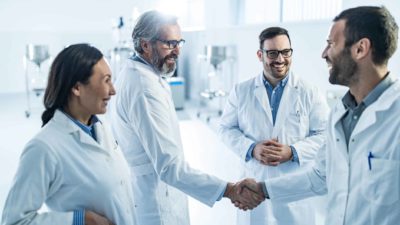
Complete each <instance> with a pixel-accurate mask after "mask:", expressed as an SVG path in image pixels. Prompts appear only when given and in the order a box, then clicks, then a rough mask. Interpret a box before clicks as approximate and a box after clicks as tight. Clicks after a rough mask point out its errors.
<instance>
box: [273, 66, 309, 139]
mask: <svg viewBox="0 0 400 225" xmlns="http://www.w3.org/2000/svg"><path fill="white" fill-rule="evenodd" d="M288 76H289V80H288V81H287V84H286V86H285V88H284V89H283V94H282V98H281V102H280V104H279V108H278V112H277V115H276V121H275V127H276V129H274V132H273V134H272V135H273V137H278V134H279V133H280V131H281V129H282V127H283V126H284V123H285V119H286V118H287V117H288V116H289V114H290V113H293V112H294V113H296V115H297V116H300V114H301V112H302V111H303V110H304V109H301V108H299V107H301V105H299V104H298V100H297V99H298V96H299V95H300V87H299V79H298V77H297V76H296V75H294V73H292V72H290V71H289V73H288ZM299 126H300V125H299Z"/></svg>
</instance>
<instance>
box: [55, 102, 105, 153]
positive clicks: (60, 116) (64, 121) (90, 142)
mask: <svg viewBox="0 0 400 225" xmlns="http://www.w3.org/2000/svg"><path fill="white" fill-rule="evenodd" d="M53 119H54V122H55V123H57V124H58V125H59V126H60V128H61V129H65V130H66V132H67V133H68V134H70V135H73V136H74V138H76V139H77V140H78V141H79V142H81V143H82V144H83V145H87V148H84V149H90V150H96V151H101V152H105V153H107V154H108V152H107V150H106V149H107V148H106V149H103V148H102V147H101V146H100V145H99V143H98V142H96V140H94V139H93V138H92V137H91V136H90V135H88V134H87V133H85V132H84V131H83V130H82V129H81V128H80V127H78V125H76V124H75V123H74V122H73V121H72V120H71V119H70V118H68V117H67V116H66V115H65V114H64V113H63V112H61V111H59V110H57V111H56V112H55V113H54V117H53ZM100 123H101V122H100V121H99V122H97V123H96V124H99V125H95V126H100V127H101V124H100ZM96 128H97V127H96ZM96 128H95V129H96ZM101 130H102V129H101V128H100V129H99V128H97V129H96V137H99V136H100V139H104V137H103V136H104V134H103V132H102V131H101Z"/></svg>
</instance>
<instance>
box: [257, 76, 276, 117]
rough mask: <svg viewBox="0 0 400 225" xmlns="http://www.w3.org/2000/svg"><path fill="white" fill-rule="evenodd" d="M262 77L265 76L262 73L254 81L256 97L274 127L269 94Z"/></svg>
mask: <svg viewBox="0 0 400 225" xmlns="http://www.w3.org/2000/svg"><path fill="white" fill-rule="evenodd" d="M262 76H263V74H262V73H261V75H260V76H258V77H257V78H256V79H255V81H254V82H255V85H254V86H255V88H254V96H255V97H256V99H257V100H258V103H259V104H260V106H261V108H262V109H263V110H264V111H265V114H266V115H267V117H268V120H269V121H270V123H271V125H272V112H271V106H270V104H269V100H268V94H267V90H266V89H265V86H264V83H263V77H262Z"/></svg>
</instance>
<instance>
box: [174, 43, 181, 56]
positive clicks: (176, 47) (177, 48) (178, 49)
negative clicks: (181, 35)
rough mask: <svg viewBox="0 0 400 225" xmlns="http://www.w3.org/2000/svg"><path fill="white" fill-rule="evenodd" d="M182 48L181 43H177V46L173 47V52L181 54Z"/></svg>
mask: <svg viewBox="0 0 400 225" xmlns="http://www.w3.org/2000/svg"><path fill="white" fill-rule="evenodd" d="M181 48H182V47H179V45H176V46H175V48H173V49H172V52H173V53H174V54H176V55H179V54H180V53H181Z"/></svg>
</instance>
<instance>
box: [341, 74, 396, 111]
mask: <svg viewBox="0 0 400 225" xmlns="http://www.w3.org/2000/svg"><path fill="white" fill-rule="evenodd" d="M393 83H394V80H393V79H392V77H391V76H389V73H387V74H386V75H385V78H384V79H383V80H381V81H380V82H379V83H378V85H376V87H375V88H374V89H372V91H370V92H369V93H368V95H367V96H366V97H365V98H364V99H363V100H362V102H361V104H363V105H365V106H366V107H368V106H370V105H371V104H372V103H374V102H375V101H376V100H377V99H378V98H379V96H381V94H382V93H383V92H384V91H385V90H386V89H388V88H389V86H390V85H392V84H393ZM342 102H343V105H344V107H345V108H346V109H348V108H352V109H353V108H355V107H356V106H357V102H356V100H355V98H354V96H353V95H352V94H351V93H350V91H348V92H347V93H346V95H345V96H344V97H343V98H342ZM361 104H360V105H361Z"/></svg>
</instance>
